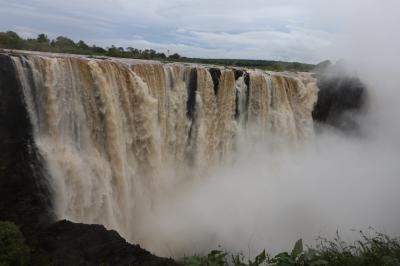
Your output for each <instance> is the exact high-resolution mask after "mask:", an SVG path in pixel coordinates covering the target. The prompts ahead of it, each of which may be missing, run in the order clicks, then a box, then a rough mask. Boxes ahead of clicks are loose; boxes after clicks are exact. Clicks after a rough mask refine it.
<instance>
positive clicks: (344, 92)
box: [313, 74, 367, 133]
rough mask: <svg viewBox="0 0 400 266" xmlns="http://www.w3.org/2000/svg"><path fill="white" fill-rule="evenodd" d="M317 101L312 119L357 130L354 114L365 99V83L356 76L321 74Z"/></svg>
mask: <svg viewBox="0 0 400 266" xmlns="http://www.w3.org/2000/svg"><path fill="white" fill-rule="evenodd" d="M318 88H319V92H318V101H317V104H316V105H315V107H314V110H313V119H314V120H315V121H318V122H320V123H323V124H325V125H330V126H332V127H334V128H336V129H339V130H341V131H345V132H353V133H354V132H356V133H357V132H358V130H359V125H358V122H357V119H356V116H357V115H358V114H359V113H360V112H361V111H362V110H363V108H364V107H365V105H366V101H367V90H366V87H365V85H364V84H363V83H362V82H361V80H360V79H359V78H357V77H352V76H347V75H345V74H343V75H329V74H325V75H321V76H319V77H318Z"/></svg>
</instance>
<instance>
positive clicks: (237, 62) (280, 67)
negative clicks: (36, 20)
mask: <svg viewBox="0 0 400 266" xmlns="http://www.w3.org/2000/svg"><path fill="white" fill-rule="evenodd" d="M0 48H4V49H21V50H30V51H41V52H52V53H71V54H81V55H89V56H111V57H121V58H136V59H155V60H161V61H173V62H187V63H199V64H213V65H223V66H235V67H247V68H259V69H263V70H272V71H285V70H287V71H310V70H311V69H313V68H314V65H312V64H303V63H298V62H283V61H270V60H246V59H203V58H189V57H182V56H181V55H179V54H177V53H173V54H171V55H169V56H167V55H165V53H160V52H157V51H155V50H153V49H145V50H140V49H136V48H133V47H127V48H124V47H116V46H114V45H111V47H107V48H103V47H100V46H96V45H91V46H90V45H88V44H86V43H85V42H84V41H82V40H80V41H78V42H76V43H75V42H74V41H73V40H71V39H69V38H67V37H64V36H59V37H57V38H55V39H53V40H50V39H49V38H48V36H47V35H46V34H43V33H42V34H39V35H38V36H37V38H36V39H32V38H28V39H23V38H21V37H20V36H18V34H17V33H15V32H13V31H7V32H0Z"/></svg>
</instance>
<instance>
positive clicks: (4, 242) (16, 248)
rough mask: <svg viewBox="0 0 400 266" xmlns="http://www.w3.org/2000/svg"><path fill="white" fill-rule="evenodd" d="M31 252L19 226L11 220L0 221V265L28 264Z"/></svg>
mask: <svg viewBox="0 0 400 266" xmlns="http://www.w3.org/2000/svg"><path fill="white" fill-rule="evenodd" d="M29 252H30V250H29V247H28V246H27V245H25V241H24V237H23V235H22V233H21V231H20V230H19V228H18V227H17V226H16V225H15V224H13V223H10V222H0V266H19V265H28V263H29Z"/></svg>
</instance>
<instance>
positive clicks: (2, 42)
mask: <svg viewBox="0 0 400 266" xmlns="http://www.w3.org/2000/svg"><path fill="white" fill-rule="evenodd" d="M0 46H1V47H4V48H10V49H14V48H15V49H18V48H22V46H23V40H22V39H21V38H20V37H19V36H18V34H17V33H16V32H14V31H7V32H0Z"/></svg>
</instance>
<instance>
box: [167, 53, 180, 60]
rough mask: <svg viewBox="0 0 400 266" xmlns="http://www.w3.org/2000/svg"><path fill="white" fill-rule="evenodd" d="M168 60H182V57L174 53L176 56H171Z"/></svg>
mask: <svg viewBox="0 0 400 266" xmlns="http://www.w3.org/2000/svg"><path fill="white" fill-rule="evenodd" d="M168 58H170V59H180V58H181V56H180V55H179V54H177V53H174V54H172V55H170V56H169V57H168Z"/></svg>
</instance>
